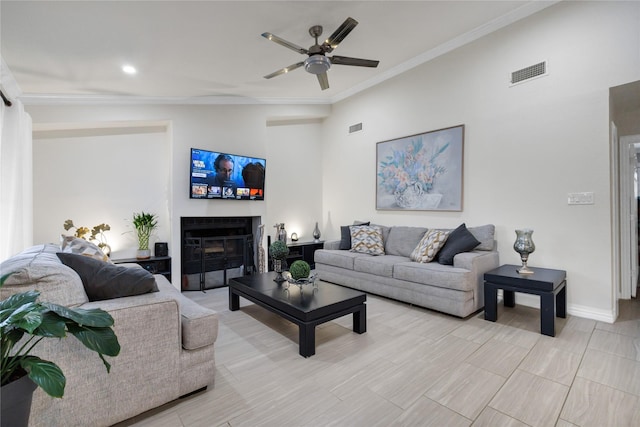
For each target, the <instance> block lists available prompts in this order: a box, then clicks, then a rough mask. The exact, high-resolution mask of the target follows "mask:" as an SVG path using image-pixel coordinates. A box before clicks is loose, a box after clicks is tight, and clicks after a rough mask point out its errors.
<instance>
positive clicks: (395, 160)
mask: <svg viewBox="0 0 640 427" xmlns="http://www.w3.org/2000/svg"><path fill="white" fill-rule="evenodd" d="M463 161H464V125H457V126H452V127H448V128H443V129H437V130H432V131H428V132H424V133H419V134H415V135H409V136H404V137H402V138H397V139H391V140H387V141H382V142H378V143H377V144H376V209H378V210H416V211H462V190H463V188H462V184H463Z"/></svg>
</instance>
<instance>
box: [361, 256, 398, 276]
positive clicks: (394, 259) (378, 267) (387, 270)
mask: <svg viewBox="0 0 640 427" xmlns="http://www.w3.org/2000/svg"><path fill="white" fill-rule="evenodd" d="M407 261H408V258H407V257H401V256H397V255H385V256H367V257H359V258H355V259H354V260H353V269H354V271H361V272H363V273H370V274H375V275H376V276H384V277H393V266H394V265H395V264H397V263H399V262H407Z"/></svg>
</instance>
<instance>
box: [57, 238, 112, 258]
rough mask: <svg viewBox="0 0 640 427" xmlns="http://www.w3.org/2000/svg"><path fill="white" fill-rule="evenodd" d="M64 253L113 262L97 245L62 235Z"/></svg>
mask: <svg viewBox="0 0 640 427" xmlns="http://www.w3.org/2000/svg"><path fill="white" fill-rule="evenodd" d="M62 252H64V253H68V254H78V255H84V256H87V257H91V258H95V259H99V260H100V261H107V262H111V260H110V259H109V257H108V256H107V255H105V253H104V252H102V249H100V248H99V247H98V246H97V245H95V244H93V243H91V242H89V241H87V240H84V239H81V238H79V237H74V236H65V235H64V234H63V235H62Z"/></svg>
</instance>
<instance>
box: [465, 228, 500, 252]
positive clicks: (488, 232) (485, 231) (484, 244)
mask: <svg viewBox="0 0 640 427" xmlns="http://www.w3.org/2000/svg"><path fill="white" fill-rule="evenodd" d="M468 230H469V231H470V232H471V234H473V237H475V238H476V239H478V241H479V242H480V245H478V246H477V247H476V248H475V249H476V250H480V251H492V250H494V248H495V233H496V227H495V225H493V224H487V225H481V226H479V227H469V228H468Z"/></svg>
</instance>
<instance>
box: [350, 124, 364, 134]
mask: <svg viewBox="0 0 640 427" xmlns="http://www.w3.org/2000/svg"><path fill="white" fill-rule="evenodd" d="M360 130H362V123H358V124H355V125H351V126H349V133H354V132H358V131H360Z"/></svg>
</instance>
